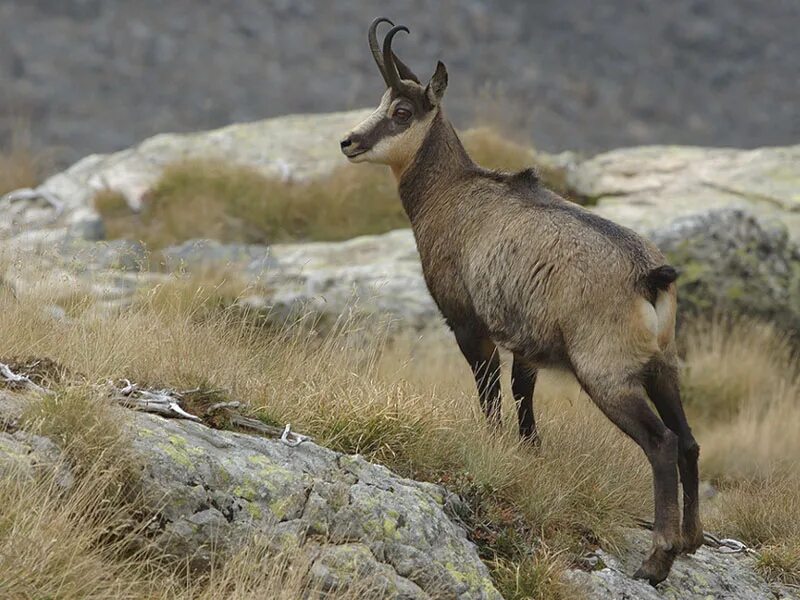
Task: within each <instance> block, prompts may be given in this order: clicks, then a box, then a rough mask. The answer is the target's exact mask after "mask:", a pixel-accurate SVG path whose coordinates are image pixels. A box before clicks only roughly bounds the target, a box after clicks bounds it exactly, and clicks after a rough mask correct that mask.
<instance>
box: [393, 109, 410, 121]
mask: <svg viewBox="0 0 800 600" xmlns="http://www.w3.org/2000/svg"><path fill="white" fill-rule="evenodd" d="M394 118H395V119H397V120H398V121H408V120H409V119H410V118H411V111H410V110H408V109H407V108H396V109H395V111H394Z"/></svg>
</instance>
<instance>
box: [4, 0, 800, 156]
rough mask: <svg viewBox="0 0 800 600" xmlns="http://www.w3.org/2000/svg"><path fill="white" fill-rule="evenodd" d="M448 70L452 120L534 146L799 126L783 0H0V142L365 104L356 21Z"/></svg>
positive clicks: (131, 132)
mask: <svg viewBox="0 0 800 600" xmlns="http://www.w3.org/2000/svg"><path fill="white" fill-rule="evenodd" d="M379 14H386V16H389V17H391V18H392V19H394V20H395V21H396V22H402V23H405V24H407V25H408V26H409V27H410V29H411V32H412V34H411V36H410V37H408V38H407V39H400V40H398V41H399V43H398V44H397V46H398V49H399V51H400V52H401V53H402V55H403V57H404V58H407V61H408V62H409V63H410V64H411V65H412V66H413V67H414V68H415V69H417V70H418V72H419V73H420V75H421V76H423V77H426V76H428V75H429V73H430V72H431V70H432V68H433V65H434V64H435V60H436V59H438V58H441V59H443V60H444V61H445V62H446V63H447V65H448V66H449V67H450V72H451V90H450V93H449V94H448V99H447V106H448V109H449V111H450V114H451V116H452V117H453V118H454V119H455V121H456V123H457V124H458V125H461V126H464V125H467V124H469V123H473V122H475V121H476V120H482V119H484V120H490V121H495V122H496V121H503V123H502V124H503V125H505V126H506V128H508V129H512V128H513V129H514V130H516V131H519V132H520V136H523V137H526V138H528V139H532V141H533V142H534V143H535V144H536V146H537V147H539V148H542V149H544V150H548V151H560V150H565V149H569V150H577V151H583V152H587V153H593V152H597V151H601V150H607V149H610V148H615V147H620V146H633V145H641V144H651V143H677V144H696V145H711V146H735V147H740V148H754V147H758V146H764V145H785V144H788V143H792V142H796V141H797V139H798V137H800V117H798V98H800V78H799V77H798V72H800V69H799V68H798V67H799V66H800V36H798V35H797V31H798V25H799V24H800V3H798V2H796V1H795V0H770V1H768V2H764V1H760V0H728V1H726V2H714V1H712V0H673V1H670V2H660V1H658V0H604V1H602V2H598V1H592V0H540V1H537V2H514V1H511V0H500V1H495V2H488V1H480V0H471V1H469V2H455V1H453V0H447V1H444V2H438V1H437V2H434V1H431V0H413V1H407V2H395V3H392V4H391V6H387V5H386V3H382V2H375V1H372V0H353V1H348V2H312V1H307V0H291V1H288V0H287V1H272V2H267V1H259V0H237V1H235V2H211V1H209V0H171V1H169V2H155V1H153V0H142V1H139V2H123V1H120V0H26V1H19V0H0V142H2V141H4V139H6V138H8V137H9V136H10V132H11V131H12V130H13V128H14V126H15V124H17V123H19V121H20V120H24V121H27V122H29V123H30V127H31V128H32V138H33V143H34V144H35V145H36V146H37V147H39V148H49V149H51V150H52V156H53V160H54V162H55V163H56V165H57V166H65V165H66V164H68V163H71V162H74V161H75V160H77V159H78V158H80V157H82V156H84V155H86V154H88V153H92V152H108V151H113V150H119V149H122V148H124V147H127V146H129V145H131V144H133V143H134V142H137V141H139V140H141V139H143V138H145V137H148V136H150V135H153V134H155V133H160V132H164V131H191V130H198V129H208V128H211V127H217V126H221V125H224V124H227V123H232V122H240V121H249V120H256V119H261V118H265V117H272V116H277V115H283V114H287V113H307V112H331V111H336V110H342V109H350V108H356V107H362V106H368V105H371V104H373V103H374V102H375V100H376V99H377V97H378V95H379V93H380V92H381V80H380V78H379V76H378V74H377V72H376V70H375V68H374V65H373V64H372V60H371V57H370V55H369V53H368V52H367V47H366V40H365V37H366V36H365V30H366V26H367V25H368V23H369V21H370V20H371V19H372V18H373V17H374V16H376V15H379Z"/></svg>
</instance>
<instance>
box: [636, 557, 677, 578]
mask: <svg viewBox="0 0 800 600" xmlns="http://www.w3.org/2000/svg"><path fill="white" fill-rule="evenodd" d="M676 554H677V548H670V549H669V550H665V549H664V548H656V549H654V550H653V551H652V552H651V553H650V556H648V557H647V558H646V559H645V561H644V562H643V563H642V566H641V567H639V569H638V570H637V571H636V573H634V574H633V577H634V579H646V580H647V581H648V583H650V585H652V586H653V587H655V586H657V585H658V584H659V583H661V582H662V581H664V580H665V579H666V578H667V575H669V571H670V569H671V568H672V563H673V562H674V561H675V555H676Z"/></svg>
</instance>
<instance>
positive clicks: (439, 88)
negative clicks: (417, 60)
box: [425, 61, 447, 106]
mask: <svg viewBox="0 0 800 600" xmlns="http://www.w3.org/2000/svg"><path fill="white" fill-rule="evenodd" d="M446 89H447V67H445V66H444V63H443V62H442V61H439V62H437V63H436V71H434V73H433V77H431V80H430V82H429V83H428V85H427V86H426V87H425V96H426V97H427V98H428V101H429V102H430V103H431V105H433V106H438V105H439V102H441V101H442V96H444V91H445V90H446Z"/></svg>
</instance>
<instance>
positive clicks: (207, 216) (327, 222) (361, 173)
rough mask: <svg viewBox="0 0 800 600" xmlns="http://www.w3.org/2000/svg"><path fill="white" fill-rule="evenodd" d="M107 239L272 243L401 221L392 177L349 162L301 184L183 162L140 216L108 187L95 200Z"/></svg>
mask: <svg viewBox="0 0 800 600" xmlns="http://www.w3.org/2000/svg"><path fill="white" fill-rule="evenodd" d="M94 203H95V206H96V208H97V209H98V211H99V212H100V214H101V215H102V216H103V219H104V221H105V224H106V230H107V235H108V237H109V238H134V239H138V240H141V241H143V242H145V243H146V244H147V245H148V247H149V248H150V249H159V248H163V247H165V246H169V245H171V244H177V243H180V242H183V241H186V240H189V239H193V238H213V239H217V240H219V241H221V242H243V243H273V242H285V241H290V240H344V239H348V238H351V237H354V236H357V235H365V234H370V233H384V232H386V231H390V230H392V229H397V228H399V227H407V225H408V223H407V220H406V217H405V214H404V213H403V208H402V206H401V204H400V201H399V200H398V198H397V192H396V191H395V186H394V182H393V180H392V178H391V175H390V174H389V173H387V172H385V171H384V170H383V169H380V168H377V167H370V166H366V167H364V168H358V167H355V166H352V165H348V166H344V167H341V168H340V169H337V170H336V171H334V172H333V173H332V174H331V175H329V176H327V177H324V178H321V179H317V180H314V181H311V182H307V183H293V182H282V181H280V180H277V179H272V178H269V177H265V176H264V175H261V174H260V173H258V172H257V171H255V170H254V169H251V168H248V167H241V166H234V165H229V164H225V163H223V162H213V161H188V162H183V163H178V164H174V165H172V166H170V167H168V168H167V169H166V170H165V172H164V174H163V175H162V177H161V179H160V180H159V181H158V183H157V184H156V185H155V186H154V188H153V189H152V190H151V192H150V193H149V194H148V198H147V201H146V202H145V205H144V207H143V209H142V211H141V213H139V214H133V213H132V212H131V211H130V210H128V209H127V207H126V204H125V201H124V199H123V198H122V197H121V196H119V195H118V194H115V193H114V192H111V191H104V192H101V193H100V194H99V195H98V196H97V197H96V198H95V200H94Z"/></svg>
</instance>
